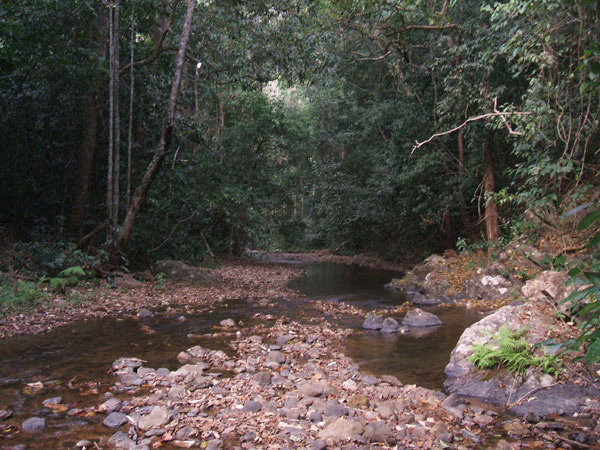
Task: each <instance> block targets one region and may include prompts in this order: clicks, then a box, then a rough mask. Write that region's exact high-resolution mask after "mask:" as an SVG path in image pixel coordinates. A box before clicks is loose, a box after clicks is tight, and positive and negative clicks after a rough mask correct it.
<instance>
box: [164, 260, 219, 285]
mask: <svg viewBox="0 0 600 450" xmlns="http://www.w3.org/2000/svg"><path fill="white" fill-rule="evenodd" d="M155 271H156V272H157V273H164V274H165V277H166V278H168V279H169V280H173V281H184V282H187V283H192V284H195V285H200V286H214V285H215V284H216V280H215V279H214V278H213V277H212V276H211V275H210V274H209V273H208V272H207V271H206V270H203V269H199V268H198V267H193V266H190V265H188V264H186V263H184V262H182V261H175V260H172V259H164V260H161V261H156V264H155Z"/></svg>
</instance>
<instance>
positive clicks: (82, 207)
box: [69, 95, 98, 237]
mask: <svg viewBox="0 0 600 450" xmlns="http://www.w3.org/2000/svg"><path fill="white" fill-rule="evenodd" d="M96 106H97V105H96V99H95V98H94V96H93V95H91V96H90V97H89V98H88V99H87V101H86V105H85V112H84V118H85V130H84V132H83V142H82V143H81V156H80V157H79V165H78V167H77V181H76V183H75V194H74V196H73V208H72V209H71V218H70V220H69V232H70V233H71V234H72V235H73V236H76V237H79V236H81V233H82V230H83V221H84V220H85V213H86V209H87V204H88V197H89V193H90V178H91V174H92V163H93V161H94V153H95V152H96V135H97V133H98V111H97V109H96Z"/></svg>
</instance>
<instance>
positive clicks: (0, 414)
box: [0, 409, 13, 420]
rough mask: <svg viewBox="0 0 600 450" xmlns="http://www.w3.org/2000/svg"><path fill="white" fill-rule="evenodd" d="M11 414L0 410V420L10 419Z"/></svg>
mask: <svg viewBox="0 0 600 450" xmlns="http://www.w3.org/2000/svg"><path fill="white" fill-rule="evenodd" d="M12 415H13V412H12V411H11V410H10V409H0V420H6V419H9V418H11V417H12Z"/></svg>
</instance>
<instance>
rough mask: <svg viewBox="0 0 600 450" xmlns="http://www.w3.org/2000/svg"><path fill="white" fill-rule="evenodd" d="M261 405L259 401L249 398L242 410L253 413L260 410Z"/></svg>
mask: <svg viewBox="0 0 600 450" xmlns="http://www.w3.org/2000/svg"><path fill="white" fill-rule="evenodd" d="M261 407H262V405H261V404H260V402H257V401H256V400H249V401H247V402H246V403H245V404H244V407H243V408H242V411H244V412H253V413H255V412H258V411H260V409H261Z"/></svg>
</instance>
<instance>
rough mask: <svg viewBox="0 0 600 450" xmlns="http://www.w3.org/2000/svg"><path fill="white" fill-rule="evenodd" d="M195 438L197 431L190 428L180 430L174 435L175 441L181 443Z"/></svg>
mask: <svg viewBox="0 0 600 450" xmlns="http://www.w3.org/2000/svg"><path fill="white" fill-rule="evenodd" d="M196 436H198V430H197V429H196V428H194V427H190V426H187V427H183V428H180V429H179V430H177V433H175V439H180V440H182V441H186V440H188V439H190V438H195V437H196Z"/></svg>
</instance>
